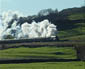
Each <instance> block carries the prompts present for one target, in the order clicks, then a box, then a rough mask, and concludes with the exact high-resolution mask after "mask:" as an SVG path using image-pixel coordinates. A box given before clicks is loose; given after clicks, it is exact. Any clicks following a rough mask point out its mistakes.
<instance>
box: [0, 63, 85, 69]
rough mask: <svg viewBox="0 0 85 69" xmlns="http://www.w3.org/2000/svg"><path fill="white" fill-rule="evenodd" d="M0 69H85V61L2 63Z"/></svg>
mask: <svg viewBox="0 0 85 69" xmlns="http://www.w3.org/2000/svg"><path fill="white" fill-rule="evenodd" d="M0 69H85V62H82V61H77V62H43V63H42V62H40V63H24V64H0Z"/></svg>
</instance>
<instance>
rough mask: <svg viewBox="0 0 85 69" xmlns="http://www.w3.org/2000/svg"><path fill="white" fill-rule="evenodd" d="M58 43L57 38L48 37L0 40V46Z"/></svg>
mask: <svg viewBox="0 0 85 69" xmlns="http://www.w3.org/2000/svg"><path fill="white" fill-rule="evenodd" d="M52 41H59V38H58V37H57V36H56V37H48V38H32V39H6V40H0V44H12V43H29V42H52Z"/></svg>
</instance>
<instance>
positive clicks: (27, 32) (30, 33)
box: [0, 11, 57, 39]
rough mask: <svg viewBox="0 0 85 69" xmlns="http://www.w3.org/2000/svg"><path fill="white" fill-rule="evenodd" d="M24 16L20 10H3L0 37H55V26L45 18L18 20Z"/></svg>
mask: <svg viewBox="0 0 85 69" xmlns="http://www.w3.org/2000/svg"><path fill="white" fill-rule="evenodd" d="M21 17H24V16H23V15H22V14H21V13H20V12H12V11H8V12H4V13H3V14H2V15H1V17H0V23H1V24H2V27H1V30H0V39H9V38H13V39H22V38H28V39H30V38H48V37H55V36H56V34H57V28H56V26H55V25H54V24H52V23H51V22H49V21H48V20H47V19H45V20H43V21H41V22H38V23H36V22H35V21H33V22H32V23H28V22H24V23H21V22H20V18H21Z"/></svg>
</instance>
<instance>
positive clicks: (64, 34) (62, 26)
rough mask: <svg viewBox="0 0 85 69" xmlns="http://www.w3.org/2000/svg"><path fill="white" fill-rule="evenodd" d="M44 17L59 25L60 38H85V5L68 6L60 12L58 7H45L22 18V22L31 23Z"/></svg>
mask: <svg viewBox="0 0 85 69" xmlns="http://www.w3.org/2000/svg"><path fill="white" fill-rule="evenodd" d="M44 19H48V20H49V21H50V22H52V23H54V24H55V25H57V28H58V30H59V34H58V36H59V37H60V39H68V40H75V39H76V40H77V39H78V40H82V39H81V38H83V39H84V40H85V6H83V7H80V8H76V7H74V8H68V9H64V10H62V11H60V12H58V10H57V9H56V10H52V9H44V10H41V11H40V12H39V13H38V14H37V15H33V16H28V17H24V18H21V19H20V23H21V24H22V23H24V22H28V23H31V22H32V21H33V20H35V21H36V22H40V21H42V20H44Z"/></svg>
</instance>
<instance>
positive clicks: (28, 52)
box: [0, 47, 85, 69]
mask: <svg viewBox="0 0 85 69" xmlns="http://www.w3.org/2000/svg"><path fill="white" fill-rule="evenodd" d="M2 58H3V59H6V58H10V59H11V58H25V59H39V58H41V59H50V58H51V59H54V58H61V59H76V51H75V50H74V48H72V47H70V48H69V47H65V48H62V47H59V48H57V47H39V48H24V47H21V48H10V49H6V50H0V59H2ZM84 65H85V62H83V61H69V62H67V61H66V62H63V61H62V62H59V61H58V62H57V61H56V62H34V63H16V64H0V69H84Z"/></svg>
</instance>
